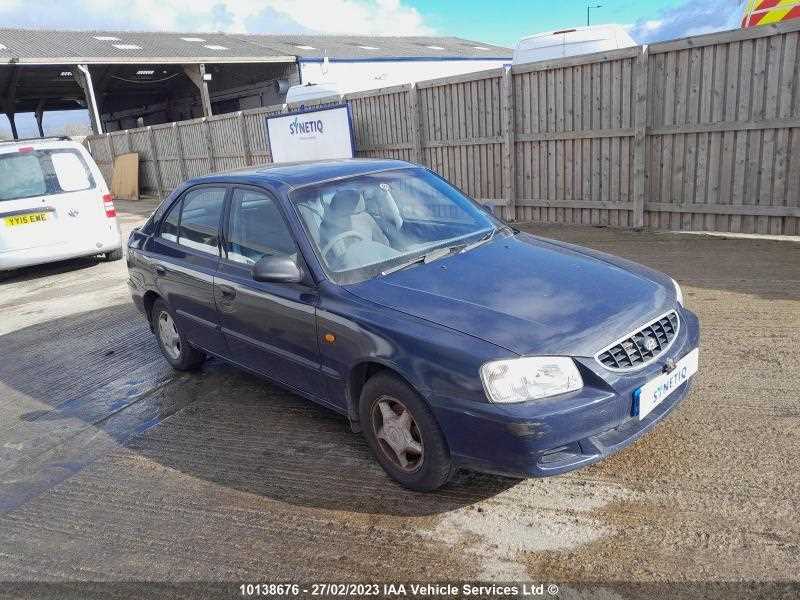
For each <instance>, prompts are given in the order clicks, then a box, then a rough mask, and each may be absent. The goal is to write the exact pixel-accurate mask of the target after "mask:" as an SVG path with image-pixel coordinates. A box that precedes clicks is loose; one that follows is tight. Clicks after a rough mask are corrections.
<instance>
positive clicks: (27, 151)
mask: <svg viewBox="0 0 800 600" xmlns="http://www.w3.org/2000/svg"><path fill="white" fill-rule="evenodd" d="M17 152H19V153H20V154H30V153H31V152H33V146H21V147H20V148H18V149H17Z"/></svg>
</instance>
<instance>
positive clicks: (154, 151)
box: [147, 125, 164, 200]
mask: <svg viewBox="0 0 800 600" xmlns="http://www.w3.org/2000/svg"><path fill="white" fill-rule="evenodd" d="M147 136H148V138H149V139H150V156H151V157H152V160H153V164H154V165H155V170H156V189H157V191H158V199H159V200H163V199H164V181H163V179H162V177H161V161H159V160H158V146H156V134H155V133H153V128H152V127H150V126H149V125H148V126H147Z"/></svg>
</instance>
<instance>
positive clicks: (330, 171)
mask: <svg viewBox="0 0 800 600" xmlns="http://www.w3.org/2000/svg"><path fill="white" fill-rule="evenodd" d="M415 166H417V165H414V164H412V163H409V162H406V161H404V160H389V159H373V158H343V159H334V160H315V161H304V162H293V163H275V164H269V165H261V166H258V167H250V168H247V169H237V170H235V171H226V172H223V173H215V174H213V175H205V176H203V177H197V178H195V179H192V180H190V181H188V182H187V184H190V185H191V184H196V183H220V182H230V183H252V184H256V185H258V184H261V185H264V184H266V185H275V184H283V185H286V186H289V187H290V188H296V187H302V186H305V185H312V184H315V183H322V182H324V181H330V180H332V179H339V178H342V177H352V176H355V175H364V174H367V173H376V172H380V171H387V170H390V169H407V168H409V167H415Z"/></svg>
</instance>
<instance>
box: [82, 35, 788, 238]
mask: <svg viewBox="0 0 800 600" xmlns="http://www.w3.org/2000/svg"><path fill="white" fill-rule="evenodd" d="M343 99H344V101H346V102H348V103H349V105H350V108H351V111H352V116H353V122H354V127H355V137H356V151H357V155H358V156H363V157H386V158H397V159H402V160H411V161H416V162H420V163H423V164H425V165H427V166H429V167H430V168H432V169H434V170H435V171H437V172H439V173H440V174H442V175H443V176H444V177H446V178H448V179H449V180H450V181H452V182H453V183H454V184H456V185H457V186H459V187H460V188H461V189H463V190H464V191H465V192H466V193H468V194H469V195H471V196H472V197H474V198H476V199H478V200H480V201H482V202H490V203H492V204H495V205H498V206H500V207H501V211H502V215H503V216H504V217H505V218H507V219H509V220H514V219H517V220H523V221H539V222H545V223H551V222H559V223H575V224H592V225H610V226H619V227H640V226H642V225H644V226H648V227H653V228H660V229H673V230H717V231H734V232H736V231H741V232H749V233H770V234H795V235H796V234H798V233H800V20H796V21H788V22H785V23H780V24H776V25H769V26H760V27H754V28H749V29H745V30H736V31H729V32H723V33H718V34H709V35H703V36H695V37H691V38H686V39H683V40H675V41H671V42H664V43H660V44H654V45H651V46H649V47H647V48H646V49H645V48H642V47H635V48H626V49H622V50H616V51H612V52H605V53H596V54H590V55H584V56H574V57H569V58H565V59H557V60H548V61H542V62H538V63H531V64H528V65H514V66H513V67H512V68H511V70H510V71H506V70H504V69H493V70H489V71H483V72H479V73H470V74H465V75H458V76H453V77H446V78H442V79H436V80H431V81H423V82H418V83H417V84H415V85H402V86H394V87H389V88H383V89H378V90H371V91H367V92H359V93H355V94H347V95H345V96H344V98H343ZM341 101H342V98H325V99H321V100H319V101H317V102H315V103H314V104H313V105H315V106H327V105H330V104H333V103H336V102H341ZM310 106H311V105H309V107H310ZM289 108H290V109H291V108H294V107H293V106H290V107H289ZM285 110H286V107H284V106H272V107H265V108H259V109H255V110H249V111H243V112H239V113H234V114H228V115H220V116H217V117H211V118H209V119H195V120H191V121H185V122H182V123H180V124H171V125H163V126H155V127H152V128H149V129H147V128H145V129H139V130H130V131H122V132H114V133H112V134H109V135H105V136H92V137H90V138H88V140H87V145H88V147H89V149H90V151H91V152H92V155H93V156H95V159H96V161H97V162H98V165H99V166H100V169H101V171H102V172H103V174H104V176H105V177H106V178H107V179H108V180H109V181H110V178H111V169H112V164H113V159H114V157H115V156H117V155H119V154H123V153H125V152H128V151H136V152H139V154H140V161H141V165H142V187H143V188H144V189H145V190H147V191H154V190H155V191H157V192H161V193H167V192H169V191H170V190H172V189H174V187H175V186H176V185H178V184H179V183H180V182H182V181H183V180H185V179H186V178H189V177H193V176H197V175H203V174H206V173H209V172H212V171H219V170H226V169H234V168H239V167H244V166H248V165H257V164H263V163H268V162H270V161H271V160H272V156H271V153H270V149H269V147H268V144H267V141H266V127H265V117H266V116H267V115H269V114H279V113H281V112H284V111H285ZM154 154H155V156H154Z"/></svg>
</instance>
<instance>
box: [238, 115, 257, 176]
mask: <svg viewBox="0 0 800 600" xmlns="http://www.w3.org/2000/svg"><path fill="white" fill-rule="evenodd" d="M236 120H237V121H238V122H239V135H240V136H242V150H243V151H244V164H246V165H247V166H248V167H250V166H252V165H253V152H252V150H250V138H249V137H248V132H247V122H246V121H245V118H244V113H243V112H242V111H239V112H238V113H236Z"/></svg>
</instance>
